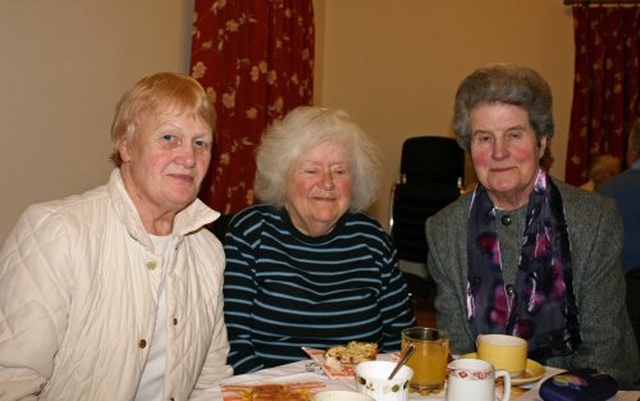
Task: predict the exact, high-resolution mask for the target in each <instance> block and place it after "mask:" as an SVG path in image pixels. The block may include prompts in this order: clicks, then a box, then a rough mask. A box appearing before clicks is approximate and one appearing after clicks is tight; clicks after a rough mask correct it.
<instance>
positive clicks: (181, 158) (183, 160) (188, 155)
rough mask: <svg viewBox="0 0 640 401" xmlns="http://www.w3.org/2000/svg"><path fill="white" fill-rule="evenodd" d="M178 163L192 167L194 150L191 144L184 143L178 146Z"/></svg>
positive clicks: (194, 156) (194, 162)
mask: <svg viewBox="0 0 640 401" xmlns="http://www.w3.org/2000/svg"><path fill="white" fill-rule="evenodd" d="M178 163H180V164H183V165H184V166H186V167H194V166H195V165H196V150H195V149H194V148H193V146H192V145H191V144H185V145H183V146H181V147H180V153H179V155H178Z"/></svg>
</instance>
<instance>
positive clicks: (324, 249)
mask: <svg viewBox="0 0 640 401" xmlns="http://www.w3.org/2000/svg"><path fill="white" fill-rule="evenodd" d="M225 253H226V258H227V267H226V270H225V283H224V296H225V319H226V324H227V329H228V332H229V341H230V344H231V352H230V354H229V363H230V364H231V365H232V366H233V367H234V370H235V372H236V374H238V373H245V372H249V371H254V370H257V369H261V368H264V367H271V366H277V365H280V364H284V363H288V362H293V361H296V360H300V359H303V358H305V357H306V356H305V355H304V353H303V352H302V350H301V347H302V346H306V347H313V348H327V347H329V346H332V345H337V344H345V343H346V342H348V341H351V340H358V341H371V342H377V343H378V344H379V346H380V349H381V351H383V352H388V351H395V350H397V349H398V348H399V346H400V332H401V330H402V329H403V328H405V327H410V326H412V325H413V324H415V319H414V318H413V315H412V313H411V311H410V309H409V298H408V295H407V291H406V284H405V282H404V280H403V277H402V275H401V273H400V271H399V270H398V266H397V254H396V250H395V248H394V246H393V244H392V242H391V240H390V238H389V236H388V235H387V234H386V232H385V231H384V229H383V228H382V226H380V224H378V223H377V222H376V221H375V220H374V219H372V218H370V217H369V216H367V215H366V214H364V213H347V214H346V215H345V216H343V217H342V219H341V220H340V221H339V222H338V224H337V226H336V228H335V229H334V230H333V231H332V232H331V233H330V234H328V235H326V236H322V237H307V236H304V235H302V234H301V233H300V232H298V231H297V230H296V229H294V228H293V225H292V224H291V221H290V219H289V217H288V215H287V214H286V213H285V212H284V211H276V210H274V209H272V208H270V207H268V206H266V205H257V206H252V207H250V208H248V209H246V210H244V211H243V212H241V213H239V214H238V215H237V216H235V217H234V219H233V220H232V221H231V222H230V225H229V230H228V231H227V234H226V237H225Z"/></svg>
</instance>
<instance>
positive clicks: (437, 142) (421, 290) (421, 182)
mask: <svg viewBox="0 0 640 401" xmlns="http://www.w3.org/2000/svg"><path fill="white" fill-rule="evenodd" d="M464 164H465V155H464V150H462V148H461V147H460V146H459V145H458V143H457V142H456V140H455V139H453V138H449V137H441V136H419V137H412V138H408V139H407V140H405V141H404V143H403V145H402V156H401V161H400V180H399V181H398V182H397V183H396V184H394V185H393V187H392V190H391V201H390V213H389V215H390V220H389V228H390V232H391V237H392V238H393V239H394V241H395V244H396V248H397V250H398V257H399V259H401V260H406V261H409V262H416V263H421V264H424V265H425V266H426V263H427V254H428V247H427V240H426V237H425V222H426V220H427V218H428V217H430V216H432V215H433V214H435V213H436V212H438V211H439V210H440V209H442V208H443V207H445V206H446V205H448V204H449V203H451V202H453V201H454V200H456V199H458V197H459V196H460V193H461V191H462V189H463V183H464V168H465V166H464ZM405 277H406V278H407V283H408V285H409V291H410V292H412V291H413V294H417V295H418V296H421V297H423V298H424V297H427V298H428V297H429V293H428V289H429V287H430V286H431V283H427V282H426V280H424V279H423V278H422V277H419V276H417V275H414V274H411V273H406V274H405Z"/></svg>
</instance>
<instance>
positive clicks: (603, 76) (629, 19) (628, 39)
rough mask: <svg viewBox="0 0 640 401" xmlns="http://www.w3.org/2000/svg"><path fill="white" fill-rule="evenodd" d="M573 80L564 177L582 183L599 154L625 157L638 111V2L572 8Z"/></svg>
mask: <svg viewBox="0 0 640 401" xmlns="http://www.w3.org/2000/svg"><path fill="white" fill-rule="evenodd" d="M573 19H574V36H575V49H576V54H575V81H574V88H573V106H572V108H571V123H570V128H569V144H568V150H567V164H566V177H565V179H566V181H567V182H568V183H570V184H574V185H580V184H582V183H584V182H585V181H587V179H588V178H587V170H588V167H589V165H590V164H591V162H592V161H593V158H594V157H595V156H597V155H598V154H602V153H611V154H613V155H615V156H618V157H620V158H621V159H622V160H623V161H624V154H625V152H626V148H627V136H628V131H629V127H630V124H631V122H633V119H634V117H635V116H636V115H640V110H639V104H638V100H639V92H640V87H639V84H640V62H639V60H640V57H639V53H640V6H631V7H629V6H614V7H606V6H595V7H593V6H592V7H590V6H588V5H576V6H574V7H573Z"/></svg>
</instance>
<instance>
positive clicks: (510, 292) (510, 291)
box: [507, 284, 516, 296]
mask: <svg viewBox="0 0 640 401" xmlns="http://www.w3.org/2000/svg"><path fill="white" fill-rule="evenodd" d="M515 292H516V287H514V286H513V284H508V285H507V295H508V296H512V295H513V294H515Z"/></svg>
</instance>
